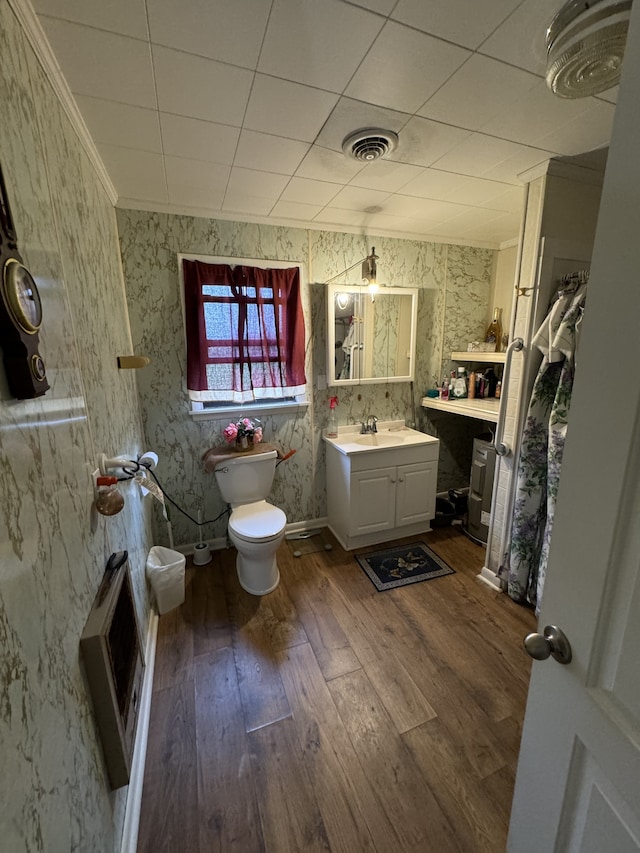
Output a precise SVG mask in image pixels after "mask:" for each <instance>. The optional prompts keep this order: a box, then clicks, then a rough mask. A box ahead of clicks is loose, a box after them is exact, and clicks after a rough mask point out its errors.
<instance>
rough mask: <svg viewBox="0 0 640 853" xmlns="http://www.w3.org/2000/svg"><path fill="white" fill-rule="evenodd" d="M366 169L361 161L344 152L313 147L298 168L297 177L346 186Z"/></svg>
mask: <svg viewBox="0 0 640 853" xmlns="http://www.w3.org/2000/svg"><path fill="white" fill-rule="evenodd" d="M364 168H365V167H364V166H363V165H362V163H360V162H359V161H357V160H351V159H350V158H348V157H345V155H344V154H343V153H342V151H340V152H337V151H330V150H329V149H328V148H322V147H321V146H319V145H313V146H312V147H311V148H310V149H309V151H308V152H307V155H306V157H305V158H304V160H303V161H302V163H301V164H300V165H299V166H298V169H297V170H296V177H298V178H313V179H314V180H316V181H333V182H335V183H339V184H346V183H348V182H349V181H350V180H351V178H353V177H354V176H355V175H357V174H358V172H361V171H362V169H364Z"/></svg>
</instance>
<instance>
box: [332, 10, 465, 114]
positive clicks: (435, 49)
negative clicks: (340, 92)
mask: <svg viewBox="0 0 640 853" xmlns="http://www.w3.org/2000/svg"><path fill="white" fill-rule="evenodd" d="M469 56H470V53H469V51H468V50H465V49H463V48H461V47H456V45H453V44H447V42H444V41H441V40H440V39H436V38H433V37H432V36H429V35H427V34H426V33H421V32H418V31H417V30H413V29H411V28H409V27H405V26H402V25H401V24H397V23H395V22H394V21H390V22H388V23H387V24H385V26H384V29H383V30H382V32H381V33H380V35H379V36H378V38H377V39H376V40H375V43H374V45H373V47H372V48H371V50H370V51H369V53H368V54H367V56H366V57H365V59H364V60H363V61H362V63H361V65H360V67H359V68H358V70H357V71H356V73H355V74H354V76H353V79H352V80H351V82H350V83H349V85H348V86H347V88H346V90H345V95H347V96H349V97H351V98H356V99H358V100H360V101H368V102H370V103H373V104H379V105H380V106H383V107H390V108H391V109H397V110H402V111H404V112H407V113H415V112H416V110H417V109H418V108H419V107H420V106H421V105H422V104H424V102H425V101H426V100H427V98H429V97H430V96H431V95H433V93H434V92H435V91H436V90H437V89H438V88H439V87H440V86H441V85H442V84H443V83H444V82H445V81H446V80H447V79H448V78H449V77H450V76H451V74H453V73H454V71H455V70H456V69H457V68H459V67H460V66H461V65H462V63H463V62H464V61H465V60H466V59H467V58H468V57H469Z"/></svg>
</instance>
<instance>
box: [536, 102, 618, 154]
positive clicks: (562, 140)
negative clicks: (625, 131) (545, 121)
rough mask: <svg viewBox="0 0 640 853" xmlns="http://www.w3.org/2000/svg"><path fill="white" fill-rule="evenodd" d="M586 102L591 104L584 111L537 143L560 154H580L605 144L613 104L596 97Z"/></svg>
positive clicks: (609, 137) (613, 113) (610, 128)
mask: <svg viewBox="0 0 640 853" xmlns="http://www.w3.org/2000/svg"><path fill="white" fill-rule="evenodd" d="M588 103H590V104H591V106H590V108H589V109H587V111H586V112H584V113H581V114H580V115H579V116H578V117H577V118H575V119H573V121H570V122H568V123H567V124H563V125H562V126H561V127H558V128H557V129H555V130H552V131H551V132H550V133H549V134H547V135H546V136H542V137H540V138H539V139H538V140H537V144H538V145H540V146H542V147H544V148H550V149H552V150H553V151H558V152H559V153H560V154H581V153H582V152H584V151H592V150H593V149H594V148H601V147H602V146H603V145H606V144H607V143H608V142H609V140H610V139H611V131H612V129H613V118H614V115H615V111H616V108H615V104H610V103H608V102H607V101H599V100H597V99H596V98H591V99H589V101H588Z"/></svg>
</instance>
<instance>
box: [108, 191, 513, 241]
mask: <svg viewBox="0 0 640 853" xmlns="http://www.w3.org/2000/svg"><path fill="white" fill-rule="evenodd" d="M116 210H137V211H141V212H146V213H158V214H168V215H170V216H192V217H194V218H196V219H218V220H221V221H223V222H238V223H240V224H244V223H247V224H252V225H271V226H272V227H274V228H278V227H284V228H298V229H300V231H329V232H331V233H338V234H357V235H358V236H359V237H366V238H367V239H368V240H369V239H373V240H375V239H376V237H390V238H391V239H393V240H410V241H412V242H415V243H442V244H448V245H451V246H469V248H472V249H493V250H497V249H499V248H500V244H499V243H497V242H493V241H490V240H471V239H462V238H458V237H443V236H441V235H430V234H424V233H418V232H415V233H414V232H411V231H392V230H391V229H389V228H367V227H362V226H356V225H353V226H351V225H343V224H342V223H337V222H329V221H327V222H322V221H320V220H318V221H315V222H307V221H306V220H300V219H287V218H285V217H276V216H259V215H256V214H250V213H238V212H228V211H222V210H214V209H209V208H202V207H189V206H185V205H174V204H170V203H167V202H160V201H154V202H147V201H141V200H140V199H136V198H126V197H123V196H121V197H120V198H119V199H118V204H117V206H116ZM516 242H517V240H516Z"/></svg>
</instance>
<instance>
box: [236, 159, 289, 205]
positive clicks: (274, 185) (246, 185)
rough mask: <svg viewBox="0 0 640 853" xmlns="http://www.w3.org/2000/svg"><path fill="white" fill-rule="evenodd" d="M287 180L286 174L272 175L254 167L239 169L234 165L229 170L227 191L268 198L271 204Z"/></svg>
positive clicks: (276, 198)
mask: <svg viewBox="0 0 640 853" xmlns="http://www.w3.org/2000/svg"><path fill="white" fill-rule="evenodd" d="M288 181H289V178H288V177H286V175H274V174H271V173H270V172H258V171H256V170H255V169H241V168H239V167H237V166H234V167H233V169H232V170H231V177H230V179H229V188H228V192H229V193H236V194H242V195H247V196H255V197H256V198H264V199H270V200H271V204H272V205H273V204H275V202H276V201H277V200H278V198H279V197H280V194H281V193H282V190H283V189H284V188H285V187H286V185H287V183H288ZM225 201H226V199H225Z"/></svg>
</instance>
